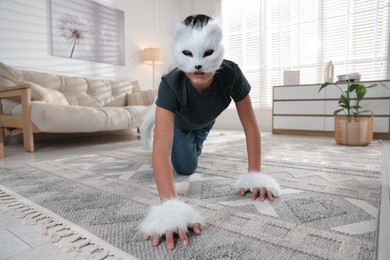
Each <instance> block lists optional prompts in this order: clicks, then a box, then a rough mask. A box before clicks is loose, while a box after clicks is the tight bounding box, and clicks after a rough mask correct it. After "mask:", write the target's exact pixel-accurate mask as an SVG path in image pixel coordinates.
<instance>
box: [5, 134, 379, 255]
mask: <svg viewBox="0 0 390 260" xmlns="http://www.w3.org/2000/svg"><path fill="white" fill-rule="evenodd" d="M135 142H139V141H135ZM381 153H382V143H381V142H380V141H374V142H373V143H372V144H371V145H370V146H368V147H346V146H339V145H337V144H335V142H334V140H333V139H332V138H321V137H298V136H279V135H270V134H265V135H263V137H262V167H263V171H264V172H265V173H266V174H269V175H271V176H273V177H274V178H276V179H277V180H278V181H279V183H280V184H281V187H282V196H281V198H277V199H275V200H274V201H273V202H268V201H265V202H260V201H252V200H251V198H250V197H251V196H250V195H249V194H248V195H247V196H246V197H241V196H239V194H238V191H235V190H234V188H233V186H234V183H235V182H236V181H237V179H238V178H239V177H240V176H241V174H243V173H244V172H245V171H246V167H247V160H246V146H245V138H244V135H243V134H242V133H238V132H237V133H231V134H213V133H211V135H210V136H209V138H208V140H207V141H206V143H205V147H204V152H203V154H202V155H201V158H200V162H199V168H198V170H197V172H196V173H195V174H193V175H192V176H178V175H175V177H174V178H175V185H176V190H177V192H178V193H179V194H180V196H181V198H182V199H184V200H185V201H187V202H189V203H191V204H192V205H193V206H195V207H196V208H198V209H199V210H200V211H201V212H202V213H203V214H204V215H205V216H206V221H207V225H206V226H205V227H203V232H202V235H201V236H199V237H197V236H191V237H190V246H188V247H185V246H183V245H182V244H181V243H180V241H178V242H177V245H176V248H175V250H174V251H167V250H166V248H165V245H164V246H159V247H157V248H153V247H152V246H151V242H150V241H143V239H142V235H141V234H139V233H138V232H137V231H136V227H137V226H138V224H139V223H140V222H141V221H142V218H143V217H144V216H145V214H146V212H147V210H148V208H149V206H150V205H156V204H158V203H159V198H158V195H157V192H156V187H155V184H154V178H153V171H152V167H151V159H150V153H149V152H146V151H144V150H142V148H141V146H140V145H139V146H136V147H132V148H128V149H123V150H119V151H118V150H116V151H106V152H104V153H96V154H88V155H84V156H77V157H70V158H63V159H58V160H55V161H46V162H39V163H31V164H26V165H20V166H17V167H13V168H0V183H1V185H0V190H3V192H1V193H0V207H2V208H4V209H6V210H9V211H11V212H14V214H19V216H20V217H21V218H25V219H28V221H29V222H31V223H33V224H37V225H39V226H40V229H41V230H44V231H45V232H46V233H49V234H51V236H52V240H53V242H56V243H58V244H59V245H62V246H63V247H67V250H68V251H71V250H73V251H75V252H79V254H80V252H83V251H84V252H88V254H91V255H92V256H94V257H97V256H98V255H99V257H101V258H103V257H102V256H104V257H106V256H107V257H108V258H122V259H127V257H129V255H133V256H135V257H136V258H139V259H375V257H376V239H377V226H378V216H379V214H378V213H379V206H380V188H381V183H380V178H381V176H380V169H381V158H382V156H381ZM2 187H3V188H2ZM70 245H71V249H69V247H70ZM87 248H89V250H86V249H87ZM126 253H127V254H129V255H126Z"/></svg>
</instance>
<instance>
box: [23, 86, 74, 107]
mask: <svg viewBox="0 0 390 260" xmlns="http://www.w3.org/2000/svg"><path fill="white" fill-rule="evenodd" d="M20 84H29V85H30V86H31V100H40V101H44V102H46V103H49V104H57V105H63V106H69V102H68V100H67V99H66V98H65V96H64V94H62V93H61V92H59V91H57V90H54V89H50V88H44V87H42V86H40V85H38V84H35V83H34V82H30V81H21V82H20Z"/></svg>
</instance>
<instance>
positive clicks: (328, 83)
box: [318, 82, 335, 93]
mask: <svg viewBox="0 0 390 260" xmlns="http://www.w3.org/2000/svg"><path fill="white" fill-rule="evenodd" d="M329 85H335V84H334V83H331V82H325V83H324V84H322V85H321V87H320V89H319V90H318V93H319V92H320V91H321V90H322V89H323V88H326V87H327V86H329Z"/></svg>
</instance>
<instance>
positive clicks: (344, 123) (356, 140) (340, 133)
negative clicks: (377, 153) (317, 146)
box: [334, 114, 374, 146]
mask: <svg viewBox="0 0 390 260" xmlns="http://www.w3.org/2000/svg"><path fill="white" fill-rule="evenodd" d="M334 120H335V121H334V123H335V124H334V126H335V131H334V137H335V139H336V143H338V144H341V145H350V146H366V145H369V144H370V143H371V142H372V139H373V135H374V134H373V121H374V115H373V114H371V115H370V116H360V117H358V118H354V117H348V116H342V115H335V118H334Z"/></svg>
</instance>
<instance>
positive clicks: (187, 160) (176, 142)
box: [172, 123, 214, 175]
mask: <svg viewBox="0 0 390 260" xmlns="http://www.w3.org/2000/svg"><path fill="white" fill-rule="evenodd" d="M213 125H214V123H212V124H210V125H208V126H206V127H204V128H202V129H199V130H191V131H186V130H181V129H179V128H178V127H176V126H175V131H174V137H173V145H172V164H173V168H175V170H176V172H177V173H178V174H180V175H191V174H193V173H194V172H195V170H196V168H197V167H198V157H199V155H200V154H201V153H202V148H203V142H204V141H205V140H206V138H207V135H208V134H209V132H210V130H211V128H212V127H213Z"/></svg>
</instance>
